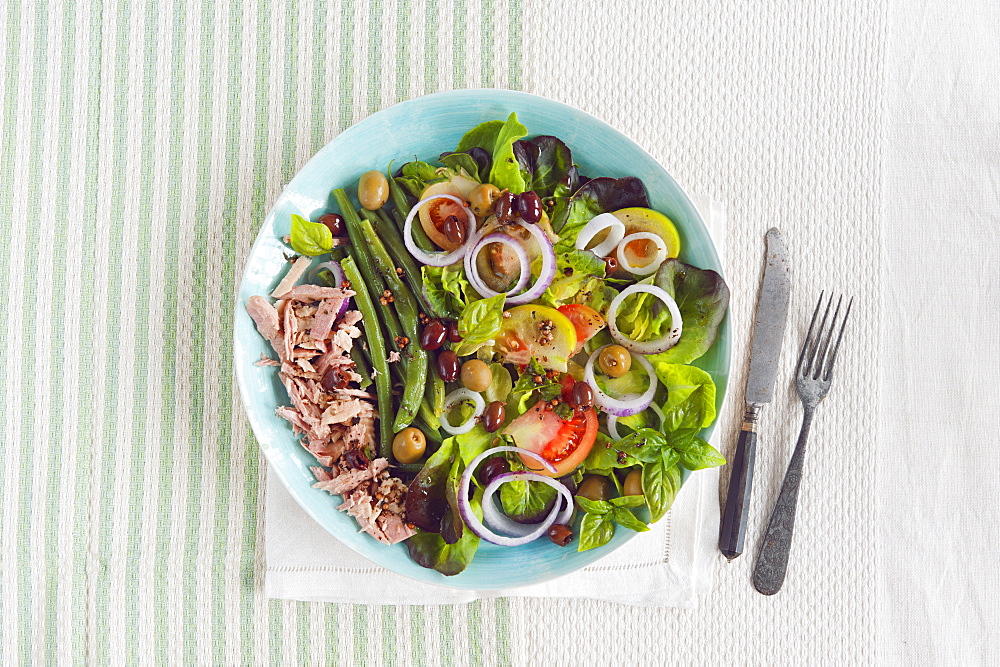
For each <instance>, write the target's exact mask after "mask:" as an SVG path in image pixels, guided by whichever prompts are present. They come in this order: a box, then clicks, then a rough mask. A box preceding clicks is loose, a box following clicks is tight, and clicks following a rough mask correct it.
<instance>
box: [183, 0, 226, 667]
mask: <svg viewBox="0 0 1000 667" xmlns="http://www.w3.org/2000/svg"><path fill="white" fill-rule="evenodd" d="M199 9H200V10H201V34H200V36H199V40H198V41H199V44H198V47H199V50H200V53H199V56H198V57H199V68H198V78H199V89H198V93H199V97H198V112H197V118H198V123H197V128H198V135H197V141H196V142H195V148H196V154H197V169H196V174H197V180H196V185H195V193H194V195H195V205H194V208H193V213H194V216H195V219H193V220H180V221H179V224H182V225H185V226H187V227H188V228H189V230H193V234H191V232H190V231H189V234H191V236H193V243H192V252H191V267H190V272H191V285H192V287H193V288H194V289H192V290H191V292H190V293H189V295H188V297H187V298H188V300H189V302H190V303H189V305H190V308H191V334H190V341H189V345H190V352H191V360H190V368H188V369H184V372H183V374H182V375H181V377H182V378H186V381H187V387H186V388H185V393H186V394H187V396H188V401H189V405H190V408H191V413H190V420H189V423H188V437H189V441H188V448H189V455H190V459H189V460H188V488H187V500H186V507H185V514H186V515H187V522H186V525H185V527H184V553H185V559H184V572H183V586H184V590H185V593H186V594H185V596H184V605H183V617H184V621H185V623H190V624H191V625H193V626H195V627H197V618H198V608H197V602H198V598H199V596H200V595H204V594H205V592H203V591H199V590H198V567H197V563H198V547H199V544H198V533H199V531H200V524H201V513H202V511H203V509H202V503H201V499H202V493H203V489H202V466H203V464H204V454H205V440H204V431H205V419H206V415H205V392H206V390H207V388H206V386H205V374H204V368H205V346H206V344H208V343H209V341H207V340H206V336H205V328H206V325H205V317H206V312H207V303H206V302H207V297H206V294H205V289H204V285H205V281H206V274H207V271H208V258H207V254H208V252H207V248H206V245H207V241H208V224H206V221H205V218H206V217H207V215H208V210H209V206H210V204H209V196H210V192H209V187H210V183H211V160H210V159H209V155H210V147H211V143H210V138H211V129H212V113H211V110H212V104H213V102H214V101H215V100H217V99H218V98H219V91H216V90H214V89H213V87H212V66H213V65H214V58H215V54H214V48H213V42H214V30H213V21H212V17H214V16H215V9H216V2H215V1H214V0H208V2H204V3H201V4H200V6H199ZM189 131H190V130H189ZM211 344H212V345H215V344H217V342H216V341H211ZM216 390H217V389H216V388H214V387H213V388H212V391H216ZM198 648H199V647H198V643H197V642H185V644H184V661H185V662H187V663H194V662H196V661H197V658H198Z"/></svg>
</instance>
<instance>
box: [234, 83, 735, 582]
mask: <svg viewBox="0 0 1000 667" xmlns="http://www.w3.org/2000/svg"><path fill="white" fill-rule="evenodd" d="M512 111H515V112H517V117H518V119H519V120H520V121H521V122H522V123H524V125H525V126H526V127H527V128H528V130H529V132H530V136H535V135H539V134H551V135H555V136H557V137H559V138H560V139H562V140H563V141H565V142H566V144H567V145H568V146H569V147H570V149H571V150H572V151H573V158H574V161H575V162H576V163H577V164H579V165H580V168H581V172H582V173H584V174H586V175H588V176H591V177H595V176H614V177H622V176H638V177H639V178H641V179H642V180H643V182H644V183H645V184H646V188H647V189H648V191H649V200H650V204H651V206H652V208H654V209H656V210H658V211H661V212H663V213H665V214H666V215H667V216H668V217H669V218H670V219H671V220H673V221H674V223H675V224H676V225H677V228H678V230H679V231H680V234H681V242H682V248H683V250H682V252H681V259H682V260H683V261H685V262H688V263H690V264H694V265H696V266H699V267H702V268H707V269H713V270H715V271H718V272H720V273H721V267H720V265H719V257H718V255H717V254H716V250H715V246H714V245H713V243H712V239H711V237H710V236H709V233H708V230H707V229H706V228H705V225H704V223H703V222H702V220H701V217H700V216H699V215H698V212H697V210H695V207H694V206H693V205H692V203H691V200H690V199H689V198H688V196H687V195H686V194H685V193H684V191H683V190H682V189H681V187H680V186H679V185H678V184H677V182H676V181H674V179H673V178H671V176H670V174H668V173H667V172H666V170H665V169H664V168H663V167H662V166H660V165H659V164H657V162H656V161H655V160H654V159H653V158H652V157H651V156H650V155H649V154H648V153H646V152H645V151H644V150H643V149H642V148H640V147H639V146H637V145H636V144H635V143H634V142H633V141H631V140H630V139H628V138H627V137H625V136H624V135H623V134H621V133H620V132H618V131H617V130H615V129H614V128H612V127H611V126H609V125H607V124H605V123H603V122H602V121H600V120H597V119H596V118H594V117H593V116H591V115H589V114H586V113H584V112H582V111H578V110H577V109H574V108H572V107H568V106H566V105H563V104H559V103H556V102H552V101H551V100H547V99H545V98H543V97H536V96H534V95H528V94H525V93H519V92H512V91H507V90H457V91H452V92H445V93H437V94H434V95H427V96H425V97H419V98H416V99H413V100H409V101H407V102H403V103H401V104H397V105H396V106H394V107H390V108H388V109H385V110H384V111H380V112H378V113H376V114H374V115H372V116H369V117H368V118H366V119H365V120H363V121H361V122H360V123H358V124H357V125H355V126H353V127H351V128H350V129H348V130H347V131H345V132H343V133H342V134H341V135H339V136H338V137H337V138H336V139H334V140H333V141H331V142H330V143H329V144H327V145H326V146H325V147H324V148H323V149H322V150H321V151H319V153H317V154H316V155H315V157H313V158H312V160H310V161H309V163H308V164H307V165H306V166H305V167H304V168H303V169H302V171H300V172H299V173H298V175H296V176H295V178H294V179H293V180H292V182H291V183H289V185H288V187H287V188H286V189H285V191H284V192H283V193H282V194H281V196H280V197H279V198H278V201H277V202H276V203H275V205H274V208H272V209H271V212H270V213H269V214H268V216H267V219H266V220H265V221H264V226H263V228H262V229H261V230H260V233H259V234H258V235H257V240H256V242H255V243H254V245H253V249H252V250H251V252H250V257H249V259H248V260H247V266H246V271H245V273H244V275H243V282H242V284H241V285H240V291H239V295H238V297H237V298H238V301H237V306H236V319H235V326H234V330H235V331H234V337H235V355H236V359H235V364H236V376H237V380H238V383H239V387H240V393H241V395H242V397H243V404H244V406H245V407H246V411H247V415H248V416H249V418H250V424H251V425H252V426H253V430H254V433H255V434H256V436H257V441H258V442H259V443H260V447H261V449H262V450H263V451H264V454H265V455H266V456H267V460H268V462H269V463H270V464H271V466H272V467H273V468H274V470H275V472H277V475H278V477H279V478H280V479H281V481H282V482H283V483H284V485H285V486H286V487H287V488H288V490H289V492H291V494H292V496H294V497H295V499H296V500H297V501H298V503H299V504H300V505H301V506H302V507H303V508H305V510H306V511H307V512H309V514H310V515H312V517H313V518H314V519H315V520H316V521H317V523H319V524H320V525H321V526H322V527H323V528H324V529H326V530H328V531H330V533H331V534H332V535H333V536H334V537H336V538H337V539H338V540H340V541H341V542H343V543H344V544H346V545H348V546H349V547H351V548H352V549H354V550H355V551H357V552H358V553H359V554H361V555H362V556H364V557H365V558H368V559H369V560H371V561H374V562H375V563H378V564H379V565H381V566H383V567H386V568H388V569H390V570H393V571H394V572H398V573H399V574H402V575H406V576H408V577H411V578H413V579H418V580H420V581H425V582H429V583H433V584H438V585H441V586H454V587H458V588H471V589H480V590H496V589H502V588H512V587H516V586H525V585H528V584H535V583H539V582H542V581H546V580H548V579H552V578H554V577H558V576H560V575H564V574H567V573H569V572H572V571H574V570H577V569H579V568H581V567H584V566H585V565H588V564H590V563H591V562H593V561H595V560H597V559H598V558H601V557H602V556H605V555H607V554H608V553H609V552H610V551H612V550H613V549H616V548H617V547H619V546H621V545H622V544H624V543H625V541H626V540H629V539H631V538H633V537H635V536H636V533H634V532H632V531H630V530H625V529H619V530H618V531H617V532H616V534H615V537H614V539H613V540H612V541H611V543H610V544H608V545H607V546H605V547H602V548H599V549H593V550H590V551H585V552H583V553H578V552H577V551H576V550H575V549H573V548H563V547H558V546H556V545H554V544H552V543H551V542H550V541H548V540H545V539H541V540H536V541H535V542H533V543H531V544H528V545H525V546H522V547H516V548H509V547H499V546H495V545H492V544H487V543H485V542H483V543H481V546H480V547H479V551H478V552H477V554H476V557H475V559H474V560H473V562H472V564H471V565H470V566H469V567H468V568H467V569H466V570H465V571H464V572H462V573H461V574H459V575H457V576H453V577H445V576H443V575H441V574H439V573H437V572H435V571H434V570H428V569H425V568H422V567H420V566H419V565H417V564H416V563H414V562H413V561H412V560H410V557H409V555H408V554H407V551H406V546H405V545H403V544H397V545H394V546H392V547H389V546H385V545H383V544H380V543H379V542H377V541H376V540H375V539H373V538H372V537H370V536H369V535H367V534H365V533H359V532H358V527H357V524H356V523H355V521H354V519H352V518H351V517H350V516H348V515H347V514H345V513H343V512H338V511H337V510H336V506H337V504H338V500H337V499H336V498H334V497H331V496H330V495H329V494H327V493H326V492H325V491H319V490H316V489H313V488H311V485H312V483H313V476H312V473H310V472H309V466H310V465H314V464H315V460H314V459H313V458H312V456H311V455H310V454H309V453H308V452H306V451H305V449H303V448H302V447H301V446H300V445H299V444H298V443H297V439H296V438H295V437H294V436H293V435H292V431H291V428H290V427H289V425H288V423H287V422H286V421H285V420H283V419H281V418H280V417H278V416H276V415H275V408H276V407H277V406H279V405H284V404H287V403H288V397H287V395H286V394H285V390H284V388H283V387H282V385H281V383H280V381H279V380H278V373H277V369H275V368H259V367H257V366H254V365H253V363H254V362H255V361H256V360H257V359H259V358H260V355H261V354H262V353H264V354H268V355H272V354H273V352H272V351H271V349H270V347H269V345H268V344H267V342H266V341H265V340H264V339H263V338H261V336H260V335H259V334H258V333H257V330H256V328H255V326H254V323H253V321H252V320H251V319H250V317H249V316H248V315H247V313H246V309H245V304H246V301H247V299H248V298H249V297H251V296H253V295H254V294H263V295H266V294H268V293H270V292H271V290H272V289H274V287H275V286H276V285H277V283H278V281H279V280H280V278H281V274H282V272H283V270H284V268H285V267H286V266H287V263H286V261H285V258H284V253H286V252H288V248H287V247H286V246H285V245H284V244H283V243H282V242H281V238H282V237H283V236H285V235H286V234H288V232H289V227H290V216H291V214H292V213H298V214H300V215H302V216H304V217H306V218H312V216H314V215H317V214H319V213H320V212H323V211H325V210H328V209H329V210H336V207H335V206H333V205H332V200H331V197H330V191H331V190H332V189H333V188H335V187H347V189H348V190H351V189H352V188H353V185H352V184H354V183H356V182H357V179H358V176H359V175H360V174H362V173H363V172H365V171H368V170H369V169H385V168H386V165H388V164H389V162H390V160H394V161H395V162H396V164H402V163H403V162H405V161H407V160H410V159H413V156H415V155H416V156H419V157H420V158H423V159H430V160H433V159H434V158H436V156H437V155H438V154H440V153H442V152H444V151H447V150H452V149H454V147H455V146H456V145H458V140H459V139H460V138H461V137H462V135H463V134H464V133H465V132H466V131H467V130H469V129H470V128H471V127H473V126H475V125H477V124H479V123H481V122H483V121H487V120H493V119H505V118H506V117H507V115H508V114H509V113H510V112H512ZM312 219H314V218H312ZM698 365H699V366H701V367H702V368H704V369H706V370H707V371H709V372H710V373H711V374H712V375H713V377H714V378H715V382H716V384H717V385H718V389H719V391H718V395H717V401H718V404H719V405H720V406H721V404H722V400H723V397H724V395H725V389H726V380H727V378H728V375H729V331H728V326H727V325H726V324H725V323H724V324H723V327H722V330H721V333H720V337H719V339H718V341H717V342H716V344H715V346H714V347H713V348H712V350H710V351H709V353H708V354H707V355H705V356H704V357H703V358H702V359H700V360H699V361H698ZM639 539H642V538H641V537H640V538H639Z"/></svg>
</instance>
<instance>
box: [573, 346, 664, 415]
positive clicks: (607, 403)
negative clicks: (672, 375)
mask: <svg viewBox="0 0 1000 667" xmlns="http://www.w3.org/2000/svg"><path fill="white" fill-rule="evenodd" d="M606 347H610V346H609V345H604V346H602V347H599V348H597V349H596V350H594V353H593V354H592V355H590V358H589V359H587V364H586V365H585V366H584V367H583V379H584V380H585V381H586V382H588V383H589V384H590V388H591V389H593V390H594V403H596V404H597V405H598V406H599V407H600V408H601V409H603V410H604V411H605V412H607V413H608V414H609V415H614V416H616V417H631V416H632V415H637V414H639V413H640V412H642V411H643V410H645V409H646V408H648V407H649V404H650V403H652V402H653V396H655V395H656V373H654V372H653V365H652V364H651V363H649V361H647V360H646V357H644V356H642V355H638V354H637V355H633V357H632V359H634V360H635V361H638V362H639V365H640V366H642V367H643V369H644V370H645V371H646V375H648V376H649V387H648V388H647V389H646V391H645V392H643V393H642V395H641V396H639V397H638V398H628V396H635V394H628V395H627V396H625V397H622V398H614V397H612V396H608V395H607V394H606V393H604V391H603V390H602V389H601V388H600V387H599V386H598V385H597V378H596V377H594V362H595V361H596V360H597V357H598V355H600V354H601V352H602V351H603V350H604V348H606Z"/></svg>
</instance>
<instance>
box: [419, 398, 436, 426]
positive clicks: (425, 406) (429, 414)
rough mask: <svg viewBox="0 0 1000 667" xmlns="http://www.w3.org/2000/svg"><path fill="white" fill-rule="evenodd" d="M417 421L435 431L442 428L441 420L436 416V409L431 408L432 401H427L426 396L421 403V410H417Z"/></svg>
mask: <svg viewBox="0 0 1000 667" xmlns="http://www.w3.org/2000/svg"><path fill="white" fill-rule="evenodd" d="M417 419H419V420H420V421H421V422H423V423H424V424H425V425H426V426H427V427H428V428H432V429H434V430H435V431H436V430H438V429H439V428H441V419H440V418H439V417H438V416H437V415H436V414H434V408H432V407H431V404H430V401H428V400H427V397H426V396H424V398H423V399H422V400H421V401H420V408H419V409H418V410H417Z"/></svg>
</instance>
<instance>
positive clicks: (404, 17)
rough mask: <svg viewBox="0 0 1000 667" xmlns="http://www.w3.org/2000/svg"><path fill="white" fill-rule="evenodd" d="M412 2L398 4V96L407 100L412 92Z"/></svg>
mask: <svg viewBox="0 0 1000 667" xmlns="http://www.w3.org/2000/svg"><path fill="white" fill-rule="evenodd" d="M411 67H412V66H411V63H410V3H409V2H400V3H399V4H397V5H396V97H395V99H394V100H393V101H394V102H400V101H402V100H405V99H406V98H407V96H408V95H409V93H410V69H411Z"/></svg>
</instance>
